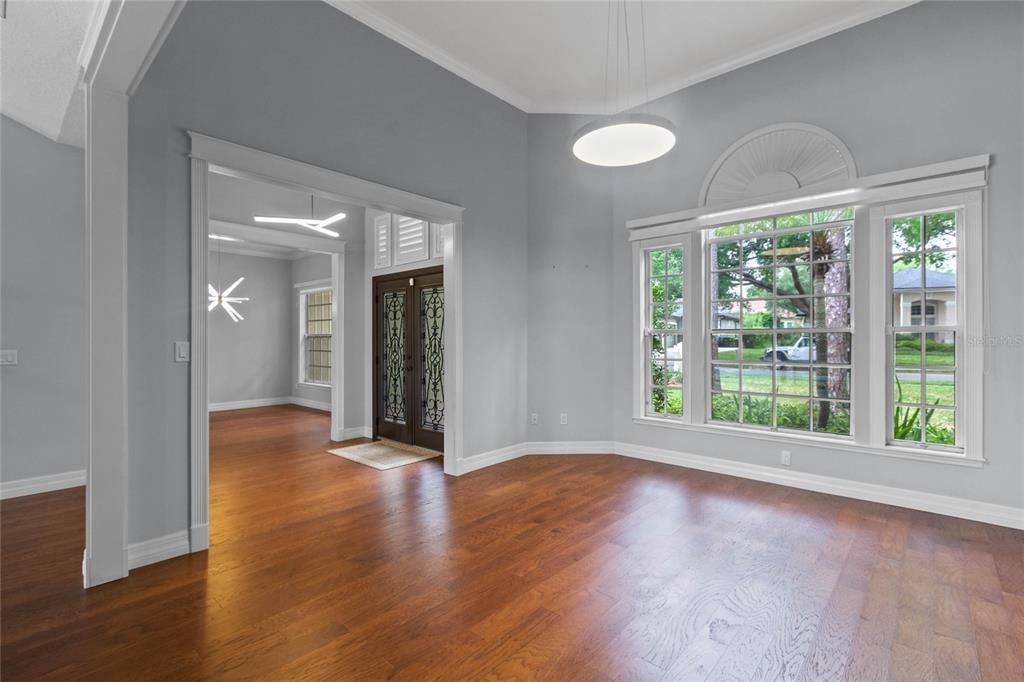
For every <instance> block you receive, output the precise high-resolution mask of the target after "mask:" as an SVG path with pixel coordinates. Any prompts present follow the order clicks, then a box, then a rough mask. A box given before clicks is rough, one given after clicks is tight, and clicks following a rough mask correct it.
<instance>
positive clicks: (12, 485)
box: [0, 469, 85, 500]
mask: <svg viewBox="0 0 1024 682" xmlns="http://www.w3.org/2000/svg"><path fill="white" fill-rule="evenodd" d="M80 485H85V469H80V470H78V471H65V472H63V473H60V474H48V475H46V476H33V477H32V478H17V479H15V480H13V481H3V482H2V483H0V500H9V499H11V498H13V497H23V496H25V495H35V494H36V493H48V492H50V491H52V490H64V489H65V488H77V487H78V486H80Z"/></svg>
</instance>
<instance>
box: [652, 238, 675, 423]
mask: <svg viewBox="0 0 1024 682" xmlns="http://www.w3.org/2000/svg"><path fill="white" fill-rule="evenodd" d="M683 258H684V253H683V249H681V248H665V249H652V250H649V251H647V258H646V261H645V269H646V275H645V278H644V279H645V283H644V286H645V292H646V298H647V301H646V310H647V320H646V321H645V325H644V326H645V330H644V331H645V333H644V338H645V345H646V348H647V352H646V365H647V389H646V397H645V402H646V406H647V407H646V410H647V414H648V415H653V416H660V417H681V416H682V414H683V343H684V339H683V267H684V266H683Z"/></svg>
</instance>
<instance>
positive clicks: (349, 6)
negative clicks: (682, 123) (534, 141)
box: [326, 0, 917, 114]
mask: <svg viewBox="0 0 1024 682" xmlns="http://www.w3.org/2000/svg"><path fill="white" fill-rule="evenodd" d="M916 1H917V0H899V1H897V2H873V3H868V4H867V6H866V7H865V8H864V9H863V10H861V11H859V12H856V13H854V14H852V15H850V16H846V17H842V18H840V19H837V20H834V21H830V22H828V23H827V24H824V25H820V26H812V27H810V28H800V29H798V30H795V31H792V32H790V33H788V34H785V35H781V36H778V37H772V38H771V39H769V40H766V41H765V42H763V43H761V44H755V45H751V46H750V47H749V49H747V50H746V51H745V52H744V53H743V54H740V55H738V56H736V57H733V58H731V59H724V60H721V61H719V62H717V63H713V64H709V65H703V66H702V68H699V69H695V70H692V71H689V72H687V73H684V74H681V75H679V76H678V77H675V78H671V79H666V80H664V81H662V82H659V83H652V84H651V87H650V91H649V92H648V93H647V96H646V97H643V96H642V93H641V96H640V99H639V101H637V100H636V98H634V99H633V100H632V101H634V102H637V103H638V104H644V103H646V102H648V101H652V100H655V99H658V98H659V97H662V96H664V95H668V94H670V93H673V92H676V91H677V90H682V89H683V88H687V87H689V86H691V85H695V84H697V83H700V82H702V81H706V80H708V79H711V78H714V77H716V76H720V75H722V74H724V73H728V72H729V71H734V70H736V69H739V68H742V67H744V66H747V65H748V64H753V63H754V62H757V61H760V60H762V59H767V58H768V57H772V56H774V55H777V54H779V53H781V52H785V51H787V50H791V49H793V48H796V47H799V46H801V45H805V44H807V43H810V42H813V41H815V40H818V39H820V38H824V37H825V36H829V35H832V34H833V33H838V32H839V31H843V30H846V29H848V28H852V27H853V26H857V25H859V24H862V23H864V22H867V21H871V20H872V19H877V18H878V17H882V16H885V15H886V14H889V13H890V12H895V11H896V10H899V9H903V8H904V7H908V6H910V5H912V4H914V3H915V2H916ZM326 2H327V3H328V4H329V5H331V6H332V7H335V8H337V9H338V10H340V11H342V12H344V13H345V14H348V15H349V16H351V17H352V18H353V19H356V20H357V21H359V22H361V23H363V24H366V25H367V26H369V27H370V28H372V29H373V30H375V31H377V32H378V33H382V34H383V35H385V36H387V37H388V38H390V39H391V40H394V41H395V42H396V43H398V44H400V45H402V46H404V47H407V48H408V49H410V50H412V51H413V52H415V53H416V54H418V55H420V56H421V57H425V58H426V59H429V60H430V61H432V62H434V63H435V64H437V65H438V66H440V67H442V68H444V69H447V70H448V71H451V72H452V73H454V74H455V75H456V76H459V77H460V78H462V79H464V80H467V81H469V82H470V83H472V84H473V85H476V86H477V87H479V88H482V89H483V90H486V91H487V92H489V93H491V94H492V95H494V96H495V97H497V98H499V99H501V100H504V101H505V102H508V103H509V104H511V105H512V106H514V107H516V108H518V109H522V110H523V111H525V112H527V113H530V114H541V113H556V114H564V113H572V114H606V113H607V111H606V110H605V109H606V107H607V102H604V101H592V102H579V101H574V100H572V99H571V98H559V97H548V98H544V99H542V100H533V99H531V98H530V97H528V96H527V95H525V94H523V93H521V92H519V91H518V90H516V89H514V88H512V87H509V86H508V85H506V84H505V83H503V82H501V81H499V80H498V79H496V78H493V77H492V76H490V75H488V74H486V73H484V72H482V71H480V70H478V69H476V68H474V67H472V66H470V65H468V64H466V63H465V62H464V61H463V60H461V59H459V58H458V57H455V56H454V55H452V54H451V53H450V52H449V51H448V50H446V49H445V48H444V46H442V45H438V44H436V43H435V42H433V41H430V40H426V39H424V38H422V37H420V36H419V35H417V34H416V32H415V31H414V30H410V29H409V28H407V27H406V26H404V25H403V24H401V23H400V22H397V21H394V20H392V19H391V18H389V17H387V16H384V15H383V14H381V13H380V12H379V11H377V10H376V9H375V8H374V7H373V6H372V3H371V2H368V1H367V0H326ZM631 94H634V93H631ZM577 99H578V98H577Z"/></svg>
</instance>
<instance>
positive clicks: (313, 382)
mask: <svg viewBox="0 0 1024 682" xmlns="http://www.w3.org/2000/svg"><path fill="white" fill-rule="evenodd" d="M299 386H312V387H313V388H330V387H331V385H330V384H318V383H316V382H315V381H300V382H299Z"/></svg>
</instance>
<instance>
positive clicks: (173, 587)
mask: <svg viewBox="0 0 1024 682" xmlns="http://www.w3.org/2000/svg"><path fill="white" fill-rule="evenodd" d="M211 421H212V423H211V450H212V455H211V481H212V487H211V519H212V535H211V548H210V551H209V552H208V553H203V554H197V555H192V556H186V557H181V558H178V559H173V560H170V561H166V562H163V563H160V564H155V565H152V566H148V567H145V568H141V569H137V570H135V571H133V572H132V574H131V575H130V576H129V577H128V578H127V579H125V580H121V581H118V582H115V583H111V584H108V585H104V586H101V587H98V588H95V589H93V590H89V591H84V590H82V589H81V588H80V586H79V583H80V575H79V573H80V566H81V551H82V538H83V533H84V491H83V489H81V488H79V489H72V490H66V491H60V492H55V493H47V494H43V495H35V496H31V497H25V498H18V499H13V500H7V501H4V502H3V503H2V517H3V518H2V524H3V525H2V532H3V536H2V557H0V559H2V614H0V615H2V622H0V628H2V660H0V674H2V677H3V679H4V680H8V681H9V680H29V679H40V678H46V677H50V678H53V679H82V678H85V679H102V680H113V679H132V680H141V679H155V678H168V679H252V678H263V679H275V680H284V679H292V678H300V677H301V678H305V679H332V680H349V679H351V680H368V679H401V680H430V679H444V680H477V679H498V680H528V679H544V680H559V681H565V680H614V679H633V680H687V681H688V680H704V679H709V680H755V679H760V680H776V679H809V680H825V679H830V680H831V679H836V680H837V679H851V680H875V679H891V680H901V681H902V680H915V679H921V680H932V679H935V680H957V681H958V682H960V681H963V680H970V679H986V680H998V681H999V682H1004V681H1008V680H1021V679H1024V654H1022V653H1021V652H1024V533H1021V532H1019V531H1012V530H1007V529H1004V528H998V527H995V526H988V525H985V524H979V523H972V522H967V521H960V520H957V519H953V518H949V517H942V516H936V515H931V514H925V513H918V512H912V511H907V510H902V509H897V508H893V507H886V506H882V505H876V504H870V503H864V502H858V501H854V500H847V499H843V498H838V497H830V496H827V495H820V494H815V493H809V492H804V491H799V490H793V489H789V488H784V487H780V486H772V485H768V484H763V483H757V482H752V481H746V480H742V479H737V478H730V477H727V476H720V475H714V474H708V473H703V472H697V471H691V470H687V469H682V468H676V467H671V466H667V465H660V464H654V463H649V462H643V461H639V460H633V459H627V458H622V457H615V456H610V455H609V456H605V455H600V456H596V455H595V456H542V457H527V458H523V459H520V460H516V461H513V462H508V463H505V464H501V465H498V466H494V467H491V468H488V469H484V470H481V471H478V472H475V473H472V474H468V475H466V476H463V477H461V478H458V479H455V478H446V477H445V476H444V475H443V473H442V470H441V463H440V461H439V460H435V461H426V462H422V463H418V464H414V465H410V466H405V467H401V468H398V469H393V470H389V471H377V470H374V469H371V468H369V467H366V466H362V465H359V464H356V463H353V462H350V461H348V460H345V459H342V458H340V457H335V456H332V455H329V454H327V453H326V452H325V451H326V450H327V448H328V446H329V443H328V426H329V424H328V421H329V420H328V418H327V417H326V416H325V415H323V414H321V413H317V412H314V411H311V410H306V409H302V408H297V407H273V408H259V409H253V410H244V411H237V412H226V413H216V414H214V415H212V419H211Z"/></svg>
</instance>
